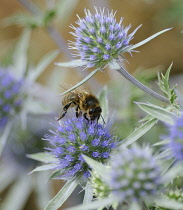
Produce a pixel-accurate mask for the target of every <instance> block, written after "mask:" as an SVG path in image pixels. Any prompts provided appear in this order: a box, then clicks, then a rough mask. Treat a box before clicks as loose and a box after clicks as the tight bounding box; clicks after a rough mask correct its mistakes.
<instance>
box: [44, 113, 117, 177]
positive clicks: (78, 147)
mask: <svg viewBox="0 0 183 210" xmlns="http://www.w3.org/2000/svg"><path fill="white" fill-rule="evenodd" d="M51 133H52V134H51V135H46V136H45V140H48V141H49V142H50V143H51V144H52V145H53V148H49V150H50V152H51V153H52V154H53V155H54V156H55V157H56V159H57V161H56V165H57V168H58V169H61V170H62V171H63V174H62V175H61V177H60V178H63V179H71V178H74V177H77V176H79V175H81V176H82V177H83V178H88V177H89V176H90V169H91V168H90V167H89V166H88V165H87V163H86V162H85V160H84V158H83V156H82V154H84V155H87V156H88V157H91V158H93V159H94V160H97V161H100V162H104V161H105V160H106V159H108V158H109V156H110V152H111V150H112V149H113V148H114V147H115V145H116V143H115V138H114V137H113V136H112V135H111V134H110V133H109V130H108V127H107V126H105V127H104V126H103V125H102V124H97V122H93V123H91V122H89V121H87V120H86V119H84V118H83V117H79V118H70V119H66V118H65V120H63V121H61V123H60V124H58V125H57V126H55V129H54V131H51Z"/></svg>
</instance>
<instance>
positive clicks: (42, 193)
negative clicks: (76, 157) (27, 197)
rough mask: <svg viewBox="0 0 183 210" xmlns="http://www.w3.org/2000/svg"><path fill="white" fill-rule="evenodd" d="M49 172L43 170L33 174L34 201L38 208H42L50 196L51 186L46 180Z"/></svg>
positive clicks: (51, 192)
mask: <svg viewBox="0 0 183 210" xmlns="http://www.w3.org/2000/svg"><path fill="white" fill-rule="evenodd" d="M49 174H50V173H49V172H48V171H45V172H44V173H37V174H36V176H34V192H35V194H36V196H35V201H36V204H37V206H38V210H39V209H40V210H41V209H44V208H45V206H46V205H47V204H48V202H49V201H50V200H51V198H52V194H53V186H52V183H51V182H49V181H47V180H48V176H49Z"/></svg>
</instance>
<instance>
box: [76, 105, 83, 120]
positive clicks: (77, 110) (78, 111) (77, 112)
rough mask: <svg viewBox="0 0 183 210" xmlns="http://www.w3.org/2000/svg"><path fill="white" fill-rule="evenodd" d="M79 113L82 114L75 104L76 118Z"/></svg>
mask: <svg viewBox="0 0 183 210" xmlns="http://www.w3.org/2000/svg"><path fill="white" fill-rule="evenodd" d="M81 114H82V112H81V110H80V108H79V105H78V106H76V117H77V118H78V117H80V116H81Z"/></svg>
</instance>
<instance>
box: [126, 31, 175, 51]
mask: <svg viewBox="0 0 183 210" xmlns="http://www.w3.org/2000/svg"><path fill="white" fill-rule="evenodd" d="M171 29H172V28H167V29H164V30H162V31H159V32H157V33H156V34H153V35H152V36H150V37H148V38H147V39H144V40H143V41H141V42H139V43H137V44H134V45H132V46H130V47H127V48H126V49H125V51H130V50H133V49H136V48H137V47H140V46H142V45H144V44H146V43H147V42H149V41H151V40H152V39H154V38H155V37H157V36H159V35H161V34H162V33H165V32H166V31H169V30H171Z"/></svg>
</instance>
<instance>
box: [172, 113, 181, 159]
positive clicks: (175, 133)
mask: <svg viewBox="0 0 183 210" xmlns="http://www.w3.org/2000/svg"><path fill="white" fill-rule="evenodd" d="M169 139H170V142H169V144H168V148H170V150H171V152H172V156H173V157H174V158H175V159H176V160H179V161H183V112H181V115H180V117H177V118H175V119H174V124H173V125H172V126H170V127H169Z"/></svg>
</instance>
